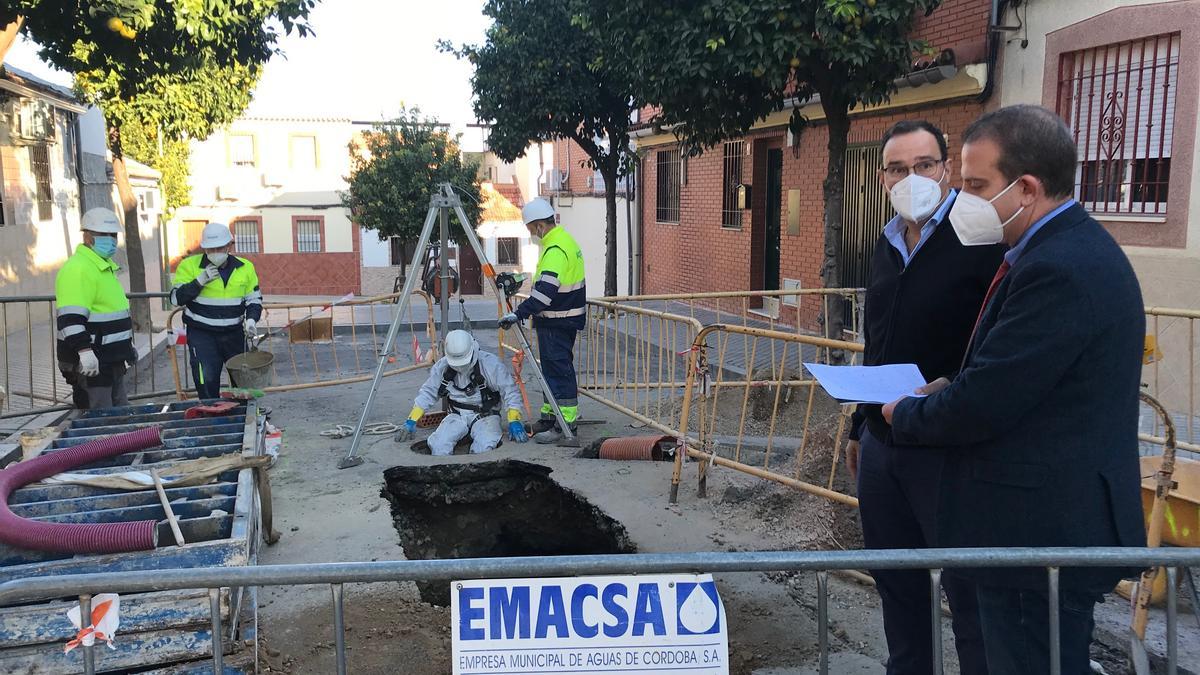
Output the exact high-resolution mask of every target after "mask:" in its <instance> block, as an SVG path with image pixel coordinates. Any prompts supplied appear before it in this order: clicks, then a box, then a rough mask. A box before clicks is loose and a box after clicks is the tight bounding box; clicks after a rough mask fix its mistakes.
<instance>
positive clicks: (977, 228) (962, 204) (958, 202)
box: [950, 178, 1025, 246]
mask: <svg viewBox="0 0 1200 675" xmlns="http://www.w3.org/2000/svg"><path fill="white" fill-rule="evenodd" d="M1017 180H1020V179H1019V178H1018V179H1017ZM1016 184H1017V181H1016V180H1014V181H1013V182H1011V183H1009V184H1008V187H1006V188H1004V189H1003V190H1001V191H1000V194H998V195H996V196H995V197H992V198H991V199H984V198H983V197H980V196H978V195H973V194H971V193H969V192H960V193H958V197H957V198H956V199H955V200H954V206H953V207H951V209H950V224H951V225H952V226H953V227H954V233H955V234H957V235H958V240H959V241H961V242H962V245H963V246H985V245H987V244H999V243H1000V242H1002V241H1004V227H1005V226H1006V225H1008V224H1009V223H1011V222H1012V221H1013V219H1014V218H1016V217H1017V216H1019V215H1021V212H1022V211H1024V210H1025V207H1024V206H1022V207H1021V208H1019V209H1017V212H1016V213H1014V214H1012V215H1011V216H1009V218H1008V220H1006V221H1004V222H1000V214H999V213H996V207H995V206H993V205H992V202H994V201H996V200H997V199H999V198H1000V196H1001V195H1003V194H1004V193H1005V192H1008V191H1009V190H1011V189H1012V186H1014V185H1016Z"/></svg>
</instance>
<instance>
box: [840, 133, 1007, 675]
mask: <svg viewBox="0 0 1200 675" xmlns="http://www.w3.org/2000/svg"><path fill="white" fill-rule="evenodd" d="M952 166H953V160H951V159H950V158H949V157H948V156H947V148H946V139H945V135H944V134H942V131H941V130H940V129H938V128H937V127H935V126H933V125H932V124H930V123H929V122H924V121H903V122H899V123H897V124H896V125H894V126H893V127H892V128H891V129H889V130H888V131H887V132H886V133H885V134H884V135H883V167H882V169H881V170H880V172H879V178H880V181H881V182H882V183H883V186H884V187H885V188H887V190H888V196H889V198H890V199H891V202H892V207H893V208H894V209H895V210H896V217H895V218H893V219H892V220H891V221H890V222H888V223H887V225H885V226H884V228H883V233H882V234H881V235H880V237H879V241H878V242H877V243H876V245H875V253H874V255H873V256H872V258H871V277H870V281H869V283H868V286H867V295H866V306H865V308H864V320H863V336H864V339H865V343H866V345H865V346H866V353H865V354H864V358H863V363H864V364H866V365H868V366H878V365H884V364H889V363H915V364H916V365H917V367H918V368H920V370H921V373H922V374H923V375H924V376H925V378H926V380H927V381H928V380H933V379H935V378H938V377H954V375H955V374H956V373H957V372H958V369H959V367H960V366H961V365H962V353H963V351H964V350H965V349H966V346H967V340H968V339H969V338H970V336H971V328H972V327H973V326H974V325H975V317H976V316H978V314H979V305H980V304H981V303H982V302H983V295H984V293H985V292H987V288H988V283H989V282H991V280H992V274H993V272H994V271H995V270H996V267H998V266H999V265H1000V261H1001V259H1002V257H1003V256H1004V250H1005V249H1004V247H1003V246H998V245H997V246H970V247H968V246H963V245H962V244H961V243H960V242H959V240H958V237H957V236H955V234H954V228H953V227H952V226H951V224H950V222H949V214H950V209H951V207H952V206H953V204H954V200H955V197H956V195H957V193H956V192H955V191H954V190H952V189H950V176H951V173H952ZM850 439H851V440H850V443H849V444H848V446H847V448H846V464H847V466H848V468H849V469H850V472H851V473H852V474H855V475H856V476H857V478H858V500H859V515H860V517H861V519H862V528H863V543H864V544H865V545H866V547H867V548H872V549H885V548H928V547H930V546H932V545H933V541H934V514H935V512H936V510H937V493H938V483H939V481H940V480H941V474H942V462H943V455H944V454H945V450H944V449H943V448H916V447H897V446H895V445H893V444H892V441H891V429H890V428H889V427H888V424H887V422H884V421H883V415H882V414H881V413H880V406H878V405H864V406H859V409H858V411H857V412H855V414H854V420H853V423H852V424H851V429H850ZM860 446H861V447H860ZM871 576H873V577H874V578H875V587H876V589H878V591H879V597H880V600H881V601H882V605H883V628H884V633H885V634H886V636H887V643H888V662H887V672H888V675H925V674H926V673H930V672H933V628H932V626H931V625H930V622H929V591H930V588H929V573H928V572H926V571H925V570H871ZM944 579H945V584H944V585H945V589H946V596H947V598H948V599H949V601H950V608H951V610H952V611H953V614H954V646H955V647H956V649H957V651H958V660H959V666H960V671H961V672H962V673H963V675H986V674H987V672H988V671H987V663H986V658H985V656H984V648H983V636H982V634H981V632H980V628H979V610H978V606H977V603H976V599H975V585H974V583H973V582H971V581H970V580H968V579H965V578H963V577H951V576H949V575H946V576H945V577H944Z"/></svg>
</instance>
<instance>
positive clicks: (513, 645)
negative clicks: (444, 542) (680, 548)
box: [452, 575, 728, 675]
mask: <svg viewBox="0 0 1200 675" xmlns="http://www.w3.org/2000/svg"><path fill="white" fill-rule="evenodd" d="M452 598H453V603H452V616H453V622H454V623H453V625H454V655H455V656H454V658H455V664H454V672H455V673H461V674H463V675H469V674H474V673H506V672H516V671H519V670H521V669H525V670H528V669H530V668H537V669H550V668H553V669H556V670H560V671H564V672H621V671H623V670H637V671H640V672H645V671H646V670H647V669H648V668H649V669H652V670H654V671H655V672H663V673H670V672H674V670H675V669H676V668H678V669H679V670H680V671H681V672H682V670H684V669H686V670H687V671H688V672H689V673H695V672H697V671H699V672H701V673H710V672H711V673H727V672H728V665H727V662H728V658H727V656H728V640H727V637H726V627H725V612H724V608H723V606H722V605H721V599H720V596H719V595H718V593H717V586H716V582H714V581H713V579H712V577H711V576H709V575H657V576H637V577H632V576H631V577H591V578H575V579H504V580H493V581H472V582H458V583H455V584H454V585H453V587H452ZM598 667H599V669H597V668H598Z"/></svg>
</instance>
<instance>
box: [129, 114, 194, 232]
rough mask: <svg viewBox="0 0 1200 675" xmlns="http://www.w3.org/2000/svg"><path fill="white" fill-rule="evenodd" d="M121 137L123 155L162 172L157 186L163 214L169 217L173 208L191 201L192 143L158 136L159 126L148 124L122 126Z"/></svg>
mask: <svg viewBox="0 0 1200 675" xmlns="http://www.w3.org/2000/svg"><path fill="white" fill-rule="evenodd" d="M160 140H161V144H160ZM121 141H122V143H123V144H124V146H125V154H126V155H128V156H129V157H132V158H134V159H136V160H137V161H139V162H141V163H142V164H145V165H146V166H149V167H151V168H154V169H157V170H158V171H159V172H160V173H162V180H161V181H160V184H159V188H160V189H161V191H162V197H163V212H164V213H165V214H167V215H166V217H168V218H169V217H170V214H171V212H173V211H174V210H175V209H177V208H179V207H181V206H187V205H188V204H189V203H191V186H190V185H189V183H188V178H189V176H190V167H189V166H188V160H189V159H190V157H191V145H190V144H189V143H188V142H187V141H180V140H167V139H165V138H161V137H160V136H159V133H158V128H157V127H154V126H151V125H149V124H127V125H126V126H125V127H124V129H123V130H122V133H121ZM160 146H161V151H160V149H159V148H160Z"/></svg>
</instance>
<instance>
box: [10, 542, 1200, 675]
mask: <svg viewBox="0 0 1200 675" xmlns="http://www.w3.org/2000/svg"><path fill="white" fill-rule="evenodd" d="M1196 565H1200V548H1171V549H1162V548H1044V549H1036V548H1009V549H1003V548H1002V549H987V548H975V549H924V550H872V551H784V552H740V553H654V554H634V555H588V556H549V557H522V558H472V559H459V560H399V561H389V562H357V563H309V564H292V565H261V566H256V567H211V568H193V569H173V570H146V571H137V572H108V573H96V574H79V575H70V576H51V577H31V578H25V579H18V580H15V581H9V582H7V583H4V584H0V605H11V604H14V603H22V602H34V601H45V600H50V599H54V598H62V597H78V598H79V604H80V610H81V614H80V615H81V616H84V617H87V616H91V600H92V596H93V594H95V593H101V592H105V593H139V592H153V591H172V590H181V589H208V590H209V598H210V602H209V607H210V615H211V622H212V636H213V644H212V650H211V651H212V660H213V672H215V673H222V672H225V671H224V652H225V639H226V638H225V636H224V632H225V631H224V629H223V621H222V616H221V602H220V596H221V592H220V590H221V589H222V588H227V587H230V588H247V587H259V586H297V585H316V584H322V585H328V586H329V589H330V596H331V601H332V606H333V607H332V609H333V612H332V613H333V625H332V629H333V637H334V644H335V649H336V663H337V672H338V673H339V675H344V674H345V673H346V672H347V671H348V668H349V663H348V661H347V658H346V629H345V603H344V597H345V594H344V585H345V584H348V583H377V582H396V581H439V580H440V581H447V582H449V581H454V580H468V579H502V578H541V577H575V576H592V575H613V574H621V575H626V574H669V573H688V574H694V573H726V572H815V573H816V589H817V643H818V646H819V656H818V659H819V669H820V672H821V673H822V675H825V674H826V673H828V672H829V651H830V649H829V632H830V631H829V576H828V575H829V572H830V571H837V570H855V569H927V570H929V578H930V582H931V593H930V620H931V622H932V629H933V655H934V672H935V673H937V674H940V673H942V671H943V664H942V621H941V618H942V605H941V577H942V571H943V570H946V569H958V568H972V567H974V568H980V567H985V568H996V567H1009V568H1012V567H1025V568H1037V567H1041V568H1045V570H1046V583H1047V589H1048V593H1049V602H1048V619H1049V631H1048V633H1049V635H1048V643H1047V644H1048V646H1049V652H1050V672H1051V673H1053V674H1054V675H1059V673H1060V672H1061V665H1060V655H1061V642H1060V634H1059V615H1060V611H1059V610H1060V607H1059V598H1060V586H1059V579H1060V571H1061V570H1062V569H1063V568H1074V567H1124V568H1165V570H1166V576H1167V587H1168V588H1169V589H1171V590H1172V591H1173V590H1174V589H1175V588H1176V583H1175V582H1176V580H1178V579H1179V570H1180V568H1186V567H1192V566H1196ZM1177 602H1178V598H1177V593H1175V592H1169V593H1167V606H1166V642H1167V655H1166V656H1167V672H1168V673H1171V674H1172V675H1173V674H1174V673H1175V672H1176V668H1177V664H1178V660H1179V659H1178V630H1177V623H1178V607H1177ZM256 639H257V638H256ZM81 649H83V659H84V666H85V672H87V673H88V674H89V675H91V674H92V673H94V672H95V651H94V650H95V649H96V647H94V646H91V647H82V648H81Z"/></svg>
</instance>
